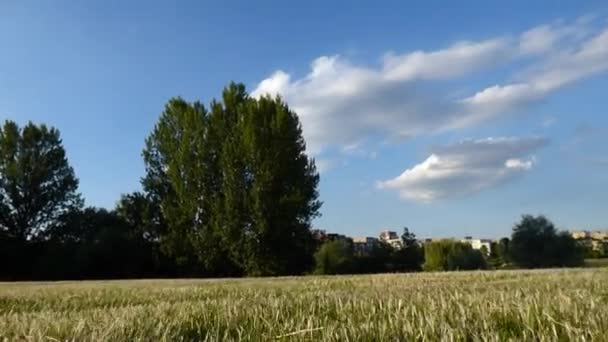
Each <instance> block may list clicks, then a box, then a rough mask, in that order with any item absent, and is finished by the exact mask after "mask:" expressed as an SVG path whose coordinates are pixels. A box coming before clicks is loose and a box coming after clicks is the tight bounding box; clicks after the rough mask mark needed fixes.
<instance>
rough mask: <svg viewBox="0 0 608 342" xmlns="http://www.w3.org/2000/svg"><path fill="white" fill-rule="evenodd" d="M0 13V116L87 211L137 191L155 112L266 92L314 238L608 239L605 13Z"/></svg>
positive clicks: (212, 8) (213, 8)
mask: <svg viewBox="0 0 608 342" xmlns="http://www.w3.org/2000/svg"><path fill="white" fill-rule="evenodd" d="M331 3H332V4H327V3H326V2H305V3H301V4H295V3H291V2H279V1H276V2H274V1H273V2H271V1H260V2H237V1H233V2H230V3H229V4H228V3H224V2H216V3H211V2H206V3H205V4H203V2H199V1H181V2H179V4H175V3H174V2H169V1H162V2H161V1H128V2H127V1H86V2H85V1H50V0H49V1H38V2H36V1H30V2H25V1H2V2H0V120H4V119H12V120H16V121H18V122H20V123H25V122H26V121H28V120H32V121H34V122H45V123H48V124H51V125H53V126H56V127H57V128H59V129H60V130H61V132H62V135H63V138H64V144H65V146H66V149H67V151H68V156H69V159H70V162H71V164H72V165H73V166H74V168H75V170H76V172H77V175H78V177H79V178H80V189H81V191H82V193H83V194H84V196H85V197H86V200H87V204H89V205H96V206H104V207H113V205H114V203H115V202H116V200H117V199H118V198H119V196H120V194H121V193H126V192H130V191H135V190H138V189H139V188H140V187H139V179H140V178H141V176H142V175H143V162H142V160H141V156H140V155H141V150H142V148H143V144H144V139H145V137H146V136H147V134H148V133H149V132H150V130H151V128H152V127H153V125H154V123H155V121H156V119H157V118H158V115H159V114H160V112H161V110H162V108H163V104H164V103H165V102H166V101H167V100H168V99H169V98H170V97H172V96H177V95H179V96H183V97H185V98H186V99H189V100H195V99H200V100H202V101H203V102H209V100H210V99H211V98H213V97H216V96H218V95H219V93H220V91H221V89H222V87H223V86H224V85H226V84H227V83H228V82H229V81H231V80H235V81H240V82H243V83H245V84H246V85H247V86H248V88H249V90H250V91H251V92H252V94H253V95H256V96H257V95H259V94H262V93H267V92H269V93H280V94H281V95H283V96H284V98H286V100H287V101H288V102H289V103H290V105H291V106H292V107H293V108H294V109H296V110H297V112H298V113H299V114H300V116H301V120H302V123H303V126H304V133H305V136H306V138H307V142H308V146H309V152H310V154H311V155H314V157H315V158H316V159H317V161H318V165H319V167H320V168H321V169H322V171H323V172H322V176H321V178H322V181H321V188H320V192H321V199H322V200H323V201H324V203H325V204H324V206H323V208H322V213H323V216H322V217H321V218H320V219H318V220H317V221H316V222H315V225H316V226H317V227H320V228H324V229H327V230H330V231H335V232H340V233H345V234H349V235H376V234H377V233H378V231H379V230H380V229H383V228H392V229H395V230H398V229H400V228H401V227H403V226H408V227H410V228H411V229H412V230H413V231H414V232H415V233H417V234H418V235H419V236H421V237H430V236H444V237H447V236H456V237H458V236H464V235H474V236H481V237H499V236H504V235H508V234H509V233H510V229H511V227H512V225H513V223H514V222H515V221H517V220H518V218H519V216H520V215H521V214H524V213H532V214H539V213H542V214H546V215H547V216H548V217H549V218H551V219H553V221H554V222H555V223H556V224H557V225H558V226H559V227H561V228H574V227H580V228H588V229H595V228H608V211H606V208H605V204H606V203H608V191H606V189H608V144H606V143H605V141H604V139H602V138H604V137H605V136H606V135H607V134H608V116H607V114H608V113H606V111H607V109H608V102H607V100H606V89H608V78H607V77H606V75H607V74H608V6H607V5H606V4H605V2H603V1H586V2H575V1H572V2H563V3H558V2H555V1H546V2H541V1H537V2H533V3H532V4H530V2H529V1H509V2H504V3H502V4H497V3H495V2H492V3H490V2H487V1H475V2H458V4H456V3H453V4H448V3H446V2H444V1H425V2H402V1H394V2H377V1H376V2H350V1H349V2H346V1H344V2H331Z"/></svg>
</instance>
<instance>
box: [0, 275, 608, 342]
mask: <svg viewBox="0 0 608 342" xmlns="http://www.w3.org/2000/svg"><path fill="white" fill-rule="evenodd" d="M607 285H608V269H571V270H541V271H493V272H458V273H421V274H394V275H367V276H336V277H291V278H267V279H228V280H135V281H90V282H59V283H0V340H2V339H6V340H9V341H13V340H36V341H38V340H45V341H55V340H59V341H65V340H68V341H101V340H107V341H136V340H141V341H179V340H182V341H191V340H196V341H225V340H250V341H268V340H275V339H278V340H289V341H319V340H324V341H412V340H421V341H423V340H424V341H437V340H448V341H449V340H454V341H460V340H467V341H504V340H513V341H522V340H536V341H555V340H567V341H575V340H579V341H589V340H594V341H608V286H607Z"/></svg>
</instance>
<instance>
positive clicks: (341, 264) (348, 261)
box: [315, 240, 354, 274]
mask: <svg viewBox="0 0 608 342" xmlns="http://www.w3.org/2000/svg"><path fill="white" fill-rule="evenodd" d="M315 265H316V266H315V274H348V273H352V272H353V267H354V257H353V249H352V245H351V244H349V243H347V242H346V241H343V240H334V241H328V242H326V243H324V244H323V245H322V246H321V248H320V249H319V250H318V251H317V252H316V253H315Z"/></svg>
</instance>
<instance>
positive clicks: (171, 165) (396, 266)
mask: <svg viewBox="0 0 608 342" xmlns="http://www.w3.org/2000/svg"><path fill="white" fill-rule="evenodd" d="M145 143H146V144H145V149H144V151H143V159H144V162H145V166H146V174H145V176H144V177H143V179H142V181H141V183H142V188H143V191H142V192H137V193H132V194H126V195H123V196H122V197H121V199H120V200H119V201H118V203H117V205H116V207H115V208H114V209H112V210H106V209H100V208H93V207H85V205H84V200H83V198H82V196H81V195H80V194H79V193H78V179H77V177H76V175H75V172H74V170H73V169H72V167H71V166H70V164H69V162H68V160H67V157H66V152H65V150H64V148H63V144H62V141H61V137H60V134H59V131H58V130H57V129H55V128H50V127H47V126H46V125H44V124H43V125H35V124H33V123H28V124H26V125H25V126H24V127H19V125H18V124H16V123H15V122H12V121H6V122H5V123H4V125H3V126H2V127H0V260H2V262H1V263H0V278H2V279H83V278H139V277H180V276H189V277H192V276H243V275H246V276H265V275H289V274H303V273H308V272H313V271H314V272H317V273H322V274H333V273H372V272H396V271H419V270H422V269H423V268H425V269H433V270H434V269H476V268H484V267H485V264H486V263H490V264H491V263H496V262H498V261H496V260H490V259H487V258H485V257H480V256H479V252H478V251H473V250H471V248H470V247H467V246H465V245H462V244H453V243H451V242H440V243H437V244H436V245H435V244H434V243H432V244H427V245H424V246H422V245H421V244H419V243H418V241H417V240H416V238H415V236H414V235H413V234H411V233H410V232H409V231H405V232H404V234H403V236H402V245H403V248H402V249H397V250H395V249H392V248H391V247H389V246H386V245H382V244H381V245H378V246H376V247H375V248H374V249H373V250H372V251H371V252H370V253H365V254H361V253H357V252H355V251H354V250H353V249H352V246H348V245H342V244H341V243H340V242H335V241H334V242H327V243H326V244H323V245H322V246H321V244H322V241H320V240H319V239H316V238H315V235H314V234H313V233H312V231H311V222H312V220H313V219H314V218H315V217H317V216H318V215H319V209H320V207H321V202H320V201H319V199H318V191H317V188H318V183H319V175H318V172H317V170H316V167H315V163H314V160H313V159H311V158H309V157H308V156H307V155H306V153H305V150H306V146H305V141H304V139H303V136H302V129H301V126H300V122H299V120H298V117H297V115H296V114H295V113H294V112H293V111H291V110H290V109H289V107H288V106H287V105H286V104H285V103H284V102H283V101H282V100H281V99H280V98H271V97H261V98H252V97H250V96H249V95H248V94H247V92H246V91H245V87H244V86H243V85H241V84H234V83H233V84H230V85H229V86H228V87H226V88H225V89H224V91H223V93H222V97H221V99H220V100H213V101H211V103H210V104H209V105H208V106H205V105H203V104H201V103H200V102H193V103H190V102H187V101H185V100H183V99H181V98H173V99H171V100H170V101H169V102H168V103H167V105H166V106H165V109H164V111H163V112H162V114H161V116H160V118H159V120H158V122H157V124H156V125H155V127H154V129H153V131H152V132H151V133H150V135H149V137H148V138H147V139H146V142H145ZM543 219H544V218H532V217H524V220H523V221H522V223H521V224H520V225H519V226H518V227H519V228H518V227H516V230H515V231H514V233H513V237H512V240H511V242H510V243H507V244H505V245H504V246H503V245H502V242H501V246H502V247H503V249H504V250H505V252H504V253H503V254H504V260H503V261H501V263H504V262H511V261H512V262H514V263H516V264H518V265H521V266H524V267H543V266H570V265H575V264H577V262H578V261H577V262H574V261H572V260H574V259H573V258H574V257H573V255H574V254H576V253H577V252H576V253H575V252H572V253H571V254H572V255H571V254H568V253H570V252H567V253H566V252H565V251H567V250H572V251H577V250H578V249H577V248H576V245H575V244H573V242H572V241H571V239H568V236H566V235H565V234H562V233H559V234H558V233H556V232H555V229H554V228H553V226H552V224H550V222H548V221H546V220H545V221H543ZM530 227H532V228H533V229H531V228H530ZM520 231H522V232H527V233H525V234H524V233H520ZM529 231H533V233H529ZM522 234H523V235H522ZM519 241H525V243H524V244H521V243H520V242H519ZM507 242H508V241H507ZM507 251H508V252H507ZM530 251H536V252H534V253H539V254H538V255H537V254H527V255H524V254H523V253H528V252H530ZM493 253H494V251H493ZM564 253H566V254H564ZM507 258H508V259H507Z"/></svg>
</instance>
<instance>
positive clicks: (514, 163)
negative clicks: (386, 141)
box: [377, 137, 547, 202]
mask: <svg viewBox="0 0 608 342" xmlns="http://www.w3.org/2000/svg"><path fill="white" fill-rule="evenodd" d="M546 143H547V141H546V139H544V138H538V137H534V138H513V137H511V138H487V139H480V140H466V141H462V142H459V143H457V144H453V145H448V146H443V147H439V148H435V149H433V150H432V152H431V154H430V156H429V157H428V158H426V160H424V161H423V162H421V163H419V164H417V165H414V166H413V167H411V168H409V169H406V170H405V171H404V172H403V173H402V174H401V175H399V176H397V177H395V178H393V179H389V180H386V181H381V182H378V184H377V186H378V188H380V189H389V190H395V191H398V192H399V194H400V195H401V197H403V198H405V199H409V200H413V201H418V202H432V201H434V200H437V199H443V198H450V197H455V196H461V195H466V194H470V193H475V192H479V191H481V190H483V189H486V188H489V187H493V186H496V185H499V184H502V183H505V182H507V181H509V180H512V179H514V178H515V177H517V176H519V175H521V174H523V173H525V172H526V171H528V170H530V169H531V168H532V167H533V166H534V164H535V161H536V159H535V158H534V154H533V153H534V152H535V151H536V150H537V149H539V148H540V147H542V146H543V145H545V144H546Z"/></svg>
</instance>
